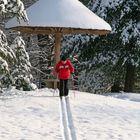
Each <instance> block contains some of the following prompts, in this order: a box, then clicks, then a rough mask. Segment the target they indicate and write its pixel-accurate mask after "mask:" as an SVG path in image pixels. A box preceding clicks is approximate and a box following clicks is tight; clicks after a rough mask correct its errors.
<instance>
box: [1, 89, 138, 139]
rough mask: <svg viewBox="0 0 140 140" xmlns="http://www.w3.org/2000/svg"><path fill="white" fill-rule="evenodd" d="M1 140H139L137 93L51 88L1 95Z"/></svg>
mask: <svg viewBox="0 0 140 140" xmlns="http://www.w3.org/2000/svg"><path fill="white" fill-rule="evenodd" d="M0 114H1V115H0V140H11V139H13V140H62V139H64V140H66V139H67V140H139V137H140V133H139V132H140V95H139V94H119V93H116V94H113V95H111V94H108V96H102V95H94V94H87V93H82V92H77V91H70V97H69V98H68V99H66V100H65V99H63V100H62V102H61V101H60V100H59V98H58V94H57V93H54V91H53V90H50V89H41V90H38V91H32V92H21V91H17V90H15V89H12V90H10V91H6V92H5V94H4V95H1V96H0Z"/></svg>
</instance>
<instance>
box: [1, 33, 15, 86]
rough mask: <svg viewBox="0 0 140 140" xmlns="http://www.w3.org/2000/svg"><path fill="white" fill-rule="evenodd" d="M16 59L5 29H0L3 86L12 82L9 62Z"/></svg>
mask: <svg viewBox="0 0 140 140" xmlns="http://www.w3.org/2000/svg"><path fill="white" fill-rule="evenodd" d="M14 61H15V55H14V52H13V51H12V49H11V48H10V47H9V46H8V43H7V39H6V36H5V34H4V33H3V31H1V30H0V85H1V88H3V87H8V86H9V84H10V83H11V80H10V73H9V66H8V65H9V64H10V63H13V62H14Z"/></svg>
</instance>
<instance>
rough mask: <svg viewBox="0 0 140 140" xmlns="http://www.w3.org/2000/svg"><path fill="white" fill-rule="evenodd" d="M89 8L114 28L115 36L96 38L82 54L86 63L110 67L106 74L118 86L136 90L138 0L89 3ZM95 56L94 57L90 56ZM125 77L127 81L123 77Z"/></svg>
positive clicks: (139, 59)
mask: <svg viewBox="0 0 140 140" xmlns="http://www.w3.org/2000/svg"><path fill="white" fill-rule="evenodd" d="M89 7H90V8H91V9H92V10H93V11H94V12H95V13H96V14H98V15H99V16H100V17H102V18H104V19H105V20H106V21H108V22H109V23H110V25H111V26H112V29H113V31H112V34H110V35H107V36H105V37H96V38H95V39H94V42H93V41H91V42H89V43H87V44H85V46H87V45H88V46H89V47H86V49H84V47H83V50H82V51H81V52H82V53H81V56H82V58H84V60H90V61H91V62H92V64H93V66H94V65H95V64H96V65H100V67H105V66H106V67H105V69H104V72H105V70H106V68H109V69H110V71H109V72H108V71H107V72H105V73H106V74H107V75H110V76H109V77H111V78H112V79H113V77H114V79H113V80H112V81H114V84H115V83H117V82H118V83H119V84H120V82H123V81H125V82H124V83H123V85H124V90H125V91H127V92H130V91H132V90H133V85H134V79H135V77H134V76H135V69H136V67H139V62H140V57H139V56H140V55H139V54H140V36H139V35H140V21H139V19H140V16H139V13H140V2H139V1H137V0H133V1H132V0H127V1H126V0H116V1H112V0H97V1H96V2H95V4H93V1H90V3H89ZM91 53H92V54H91ZM124 76H125V78H124ZM120 79H121V81H120Z"/></svg>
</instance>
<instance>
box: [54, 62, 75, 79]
mask: <svg viewBox="0 0 140 140" xmlns="http://www.w3.org/2000/svg"><path fill="white" fill-rule="evenodd" d="M55 72H56V73H57V74H58V78H59V79H62V80H67V79H69V77H70V73H74V68H73V66H72V64H71V62H70V60H66V63H65V64H64V63H63V62H62V61H61V60H60V61H59V62H58V63H57V65H56V67H55Z"/></svg>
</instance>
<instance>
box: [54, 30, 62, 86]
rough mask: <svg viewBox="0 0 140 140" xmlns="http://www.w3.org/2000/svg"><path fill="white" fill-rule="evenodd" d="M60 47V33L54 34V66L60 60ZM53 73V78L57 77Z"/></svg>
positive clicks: (55, 84)
mask: <svg viewBox="0 0 140 140" xmlns="http://www.w3.org/2000/svg"><path fill="white" fill-rule="evenodd" d="M60 49H61V33H59V32H58V33H56V34H55V48H54V53H55V54H54V61H55V62H54V66H56V64H57V63H58V61H59V60H60ZM54 75H55V78H56V79H57V75H56V74H54ZM54 88H57V82H55V83H54Z"/></svg>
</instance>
